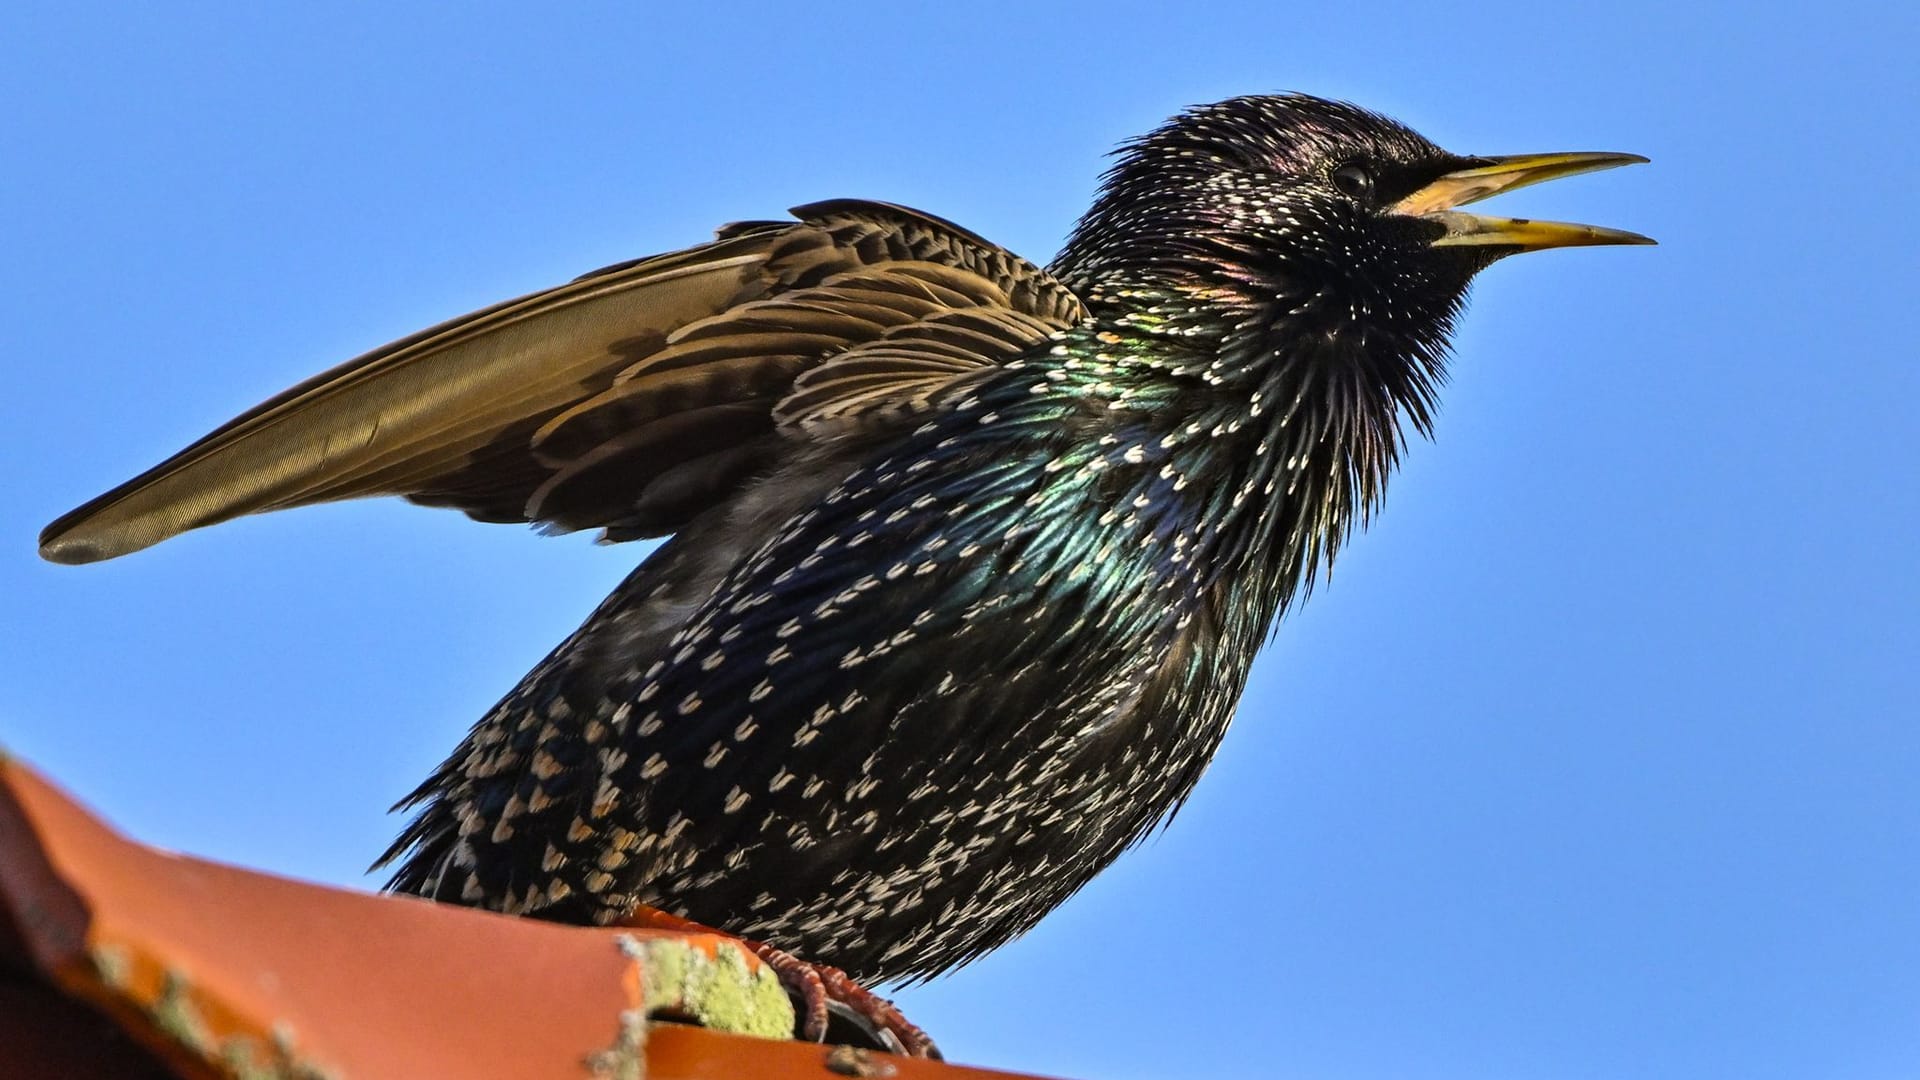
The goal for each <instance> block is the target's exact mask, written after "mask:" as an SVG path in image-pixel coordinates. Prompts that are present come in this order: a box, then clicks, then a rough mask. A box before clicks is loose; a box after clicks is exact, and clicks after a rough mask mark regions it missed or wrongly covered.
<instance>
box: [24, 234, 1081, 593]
mask: <svg viewBox="0 0 1920 1080" xmlns="http://www.w3.org/2000/svg"><path fill="white" fill-rule="evenodd" d="M794 214H795V216H796V217H797V218H799V219H800V220H799V222H798V223H791V222H789V223H777V222H749V223H744V224H740V225H734V226H728V227H727V228H725V229H723V230H721V232H720V234H719V235H720V237H721V238H720V239H719V240H717V241H715V242H713V243H710V244H706V245H703V246H701V247H697V248H693V249H689V250H687V251H683V252H677V253H673V254H669V255H663V256H656V257H653V258H649V259H639V260H634V261H632V262H627V263H621V264H618V265H615V266H611V267H607V268H605V269H602V270H598V271H595V272H593V273H591V274H588V275H585V276H583V277H581V278H578V279H576V280H575V281H573V282H570V283H568V284H566V285H562V286H559V287H558V288H555V289H550V290H547V291H545V292H541V293H535V294H533V295H531V296H527V297H523V298H521V299H518V300H512V301H508V302H506V303H503V304H499V305H495V306H494V307H490V308H487V309H485V310H483V311H479V312H476V313H474V314H472V315H468V316H466V317H464V318H461V319H456V320H453V321H452V322H448V323H445V324H442V325H440V326H437V327H434V328H432V329H430V330H426V331H423V332H421V333H419V334H415V335H413V336H411V337H409V338H406V339H404V340H402V341H398V342H395V343H394V344H392V345H389V346H386V347H385V348H382V349H378V350H375V351H374V352H372V353H368V354H367V355H365V356H362V357H360V358H358V359H356V360H353V361H350V362H348V363H347V364H344V365H342V366H340V367H338V368H335V369H334V370H332V371H329V372H327V373H325V374H323V375H320V376H318V377H316V378H314V379H311V380H309V381H307V382H305V383H302V384H301V385H299V386H296V387H294V388H293V389H291V390H288V391H286V392H285V393H283V394H281V395H279V396H278V397H275V398H274V399H272V400H270V401H268V402H266V403H265V404H263V405H260V406H258V407H257V408H255V409H253V410H250V411H249V412H247V413H245V414H243V415H241V416H240V417H238V418H237V419H235V420H233V421H231V422H229V423H227V424H226V425H224V426H222V427H221V428H219V429H217V430H216V431H214V432H213V433H211V434H209V435H208V436H206V437H205V438H203V439H201V440H200V441H198V442H196V443H194V444H193V445H192V446H190V447H188V448H187V449H185V450H183V451H181V452H180V453H179V454H176V455H174V457H172V458H170V459H169V460H167V461H166V462H164V463H162V464H161V465H160V466H158V467H156V468H154V469H152V470H150V471H148V472H147V473H145V474H143V475H141V476H140V477H137V478H136V479H134V480H132V481H130V482H128V483H126V484H123V485H121V486H120V487H118V488H116V489H114V490H113V491H111V492H108V493H107V494H105V495H102V496H101V497H99V498H97V499H95V500H93V501H92V502H89V503H87V504H86V505H84V506H82V507H80V508H79V509H77V510H75V511H73V512H71V513H69V514H67V515H65V516H64V517H62V518H60V519H59V520H58V521H55V522H54V523H53V524H52V525H50V526H48V527H47V529H46V531H45V532H43V533H42V534H41V553H42V555H44V556H45V557H47V558H49V559H53V560H55V561H58V562H91V561H94V560H97V559H104V558H111V557H114V556H116V555H121V554H125V553H127V552H130V551H135V550H138V549H139V548H142V547H146V546H148V545H150V544H153V543H156V542H158V541H160V540H164V539H166V538H167V537H169V536H172V535H174V534H176V533H179V532H183V531H185V530H187V529H192V528H197V527H199V526H203V525H209V524H213V523H216V522H219V521H225V520H228V519H230V518H233V517H237V516H239V515H242V514H247V513H254V512H258V511H264V510H274V509H282V508H286V507H291V506H299V505H305V504H309V503H315V502H322V501H327V500H333V499H345V498H353V497H357V496H362V495H384V494H399V495H405V496H406V497H408V498H410V499H412V500H414V501H416V502H420V503H424V504H428V505H434V506H449V507H455V508H458V509H461V510H464V511H466V512H467V513H468V514H470V515H472V516H474V517H476V518H479V519H482V520H488V521H534V522H540V523H543V524H546V525H547V526H549V527H551V528H555V529H576V528H592V527H601V528H605V529H607V531H608V536H609V538H612V539H630V538H634V537H637V536H648V535H659V534H661V533H664V532H670V531H672V530H673V529H675V528H678V527H679V526H680V525H681V524H684V523H685V521H686V520H687V519H688V518H689V517H690V516H692V515H693V514H696V513H698V512H700V511H701V510H703V509H705V508H706V507H708V506H711V505H713V504H714V503H715V502H717V501H719V500H722V499H724V498H725V497H726V496H727V495H728V494H729V493H730V492H731V491H733V490H735V489H736V488H737V486H738V484H739V483H740V482H741V481H742V480H743V479H744V478H746V477H748V476H750V475H752V474H754V473H756V472H758V471H761V470H763V469H765V468H766V467H768V466H769V465H770V464H771V462H772V461H774V460H776V459H777V457H778V456H779V455H780V454H782V453H783V452H785V448H786V447H790V446H791V440H793V439H796V438H799V439H816V438H822V437H832V436H834V435H835V434H837V433H839V432H843V431H846V430H849V425H852V424H856V423H866V424H871V423H874V422H877V418H879V417H882V416H885V415H892V413H891V412H889V411H888V409H887V408H886V406H887V403H888V402H889V401H891V400H893V399H895V398H898V399H899V400H898V402H896V404H898V405H899V406H900V407H901V408H905V409H908V410H911V409H912V408H915V407H918V406H917V405H916V404H915V403H917V402H924V401H925V400H926V398H927V395H928V394H929V393H930V392H931V390H932V388H934V387H936V386H938V385H939V384H941V383H943V382H945V381H948V380H950V379H952V378H954V377H956V376H958V375H960V374H963V373H965V372H967V371H971V370H978V369H980V368H982V367H985V366H989V365H992V364H995V363H998V362H1000V361H1002V360H1004V359H1005V358H1007V357H1008V356H1010V355H1012V354H1013V353H1015V352H1017V351H1019V350H1020V349H1021V348H1024V347H1026V346H1027V345H1030V344H1031V343H1032V342H1034V341H1037V340H1039V339H1040V338H1042V337H1044V335H1045V333H1046V332H1048V331H1050V330H1053V329H1058V328H1059V327H1062V326H1065V325H1068V324H1069V323H1071V322H1073V321H1075V320H1077V319H1078V318H1079V317H1080V315H1081V310H1080V306H1079V301H1078V300H1077V299H1076V298H1074V297H1073V296H1072V294H1071V293H1069V292H1068V291H1067V290H1066V289H1065V288H1064V287H1063V286H1061V285H1060V284H1059V283H1058V282H1056V281H1054V280H1053V279H1052V278H1051V277H1049V276H1047V275H1046V273H1045V272H1044V271H1042V270H1040V269H1038V268H1036V267H1034V266H1033V265H1032V264H1030V263H1027V262H1026V261H1025V260H1022V259H1020V258H1019V257H1018V256H1015V255H1013V254H1011V253H1009V252H1007V251H1005V250H1004V249H1001V248H998V247H996V246H994V245H992V244H989V243H987V242H986V241H984V240H981V239H979V238H978V237H976V236H974V235H973V234H972V233H969V232H966V231H965V230H963V229H960V228H959V227H958V226H954V225H951V224H949V223H947V222H944V221H941V220H940V219H938V218H934V217H932V216H930V215H926V214H922V213H920V212H918V211H913V210H908V209H906V208H903V207H896V206H890V205H887V204H881V203H863V202H854V201H845V200H843V201H837V202H831V203H816V204H812V205H810V206H805V207H800V208H797V209H796V210H795V211H794ZM840 364H845V365H846V366H844V367H837V366H836V365H840ZM810 373H812V374H810ZM816 376H817V377H816ZM897 411H898V410H897V409H896V410H894V412H897ZM776 414H777V417H778V419H777V421H776Z"/></svg>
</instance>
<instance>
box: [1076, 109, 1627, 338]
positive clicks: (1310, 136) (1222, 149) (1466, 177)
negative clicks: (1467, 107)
mask: <svg viewBox="0 0 1920 1080" xmlns="http://www.w3.org/2000/svg"><path fill="white" fill-rule="evenodd" d="M1118 154H1119V161H1118V163H1117V164H1115V165H1114V167H1113V168H1112V169H1111V170H1110V171H1109V172H1108V173H1107V176H1106V179H1105V183H1104V185H1103V187H1102V190H1101V194H1100V197H1099V199H1098V201H1097V202H1096V203H1095V205H1094V207H1093V209H1092V210H1091V211H1089V212H1088V214H1087V216H1086V217H1085V218H1084V219H1082V220H1081V222H1080V224H1079V226H1078V227H1077V229H1076V230H1075V232H1074V235H1073V238H1072V239H1071V241H1069V243H1068V245H1067V248H1066V250H1065V251H1064V252H1063V253H1062V255H1061V257H1060V259H1059V261H1058V262H1057V263H1056V264H1055V267H1054V269H1055V271H1056V272H1057V273H1059V274H1061V275H1062V276H1063V277H1064V278H1066V279H1067V280H1069V281H1071V282H1073V283H1074V284H1075V286H1076V287H1077V288H1079V289H1080V290H1082V291H1083V293H1084V292H1085V291H1088V290H1091V289H1092V288H1093V287H1094V286H1096V285H1099V284H1102V283H1105V284H1108V285H1111V286H1122V287H1123V286H1141V285H1145V286H1172V287H1176V288H1182V289H1186V290H1190V291H1194V292H1197V293H1198V294H1200V295H1203V296H1204V297H1205V298H1206V299H1207V301H1208V306H1209V307H1212V308H1214V311H1215V314H1226V315H1228V316H1229V318H1228V319H1227V321H1230V322H1239V323H1243V324H1244V323H1245V322H1247V321H1248V320H1247V316H1248V315H1250V314H1251V315H1254V316H1255V318H1254V320H1253V321H1254V322H1256V323H1266V326H1265V327H1264V329H1267V330H1279V329H1285V330H1286V331H1287V332H1288V336H1289V338H1290V339H1291V340H1295V341H1300V340H1305V339H1308V338H1312V337H1325V336H1341V337H1344V338H1349V339H1353V341H1352V343H1356V344H1361V345H1365V344H1367V343H1368V342H1370V341H1373V340H1377V339H1380V338H1382V337H1384V338H1387V339H1400V341H1399V344H1400V345H1401V346H1402V347H1410V348H1412V349H1414V350H1415V351H1417V352H1420V353H1429V352H1430V353H1433V354H1434V355H1435V356H1436V357H1437V354H1438V352H1439V350H1440V349H1442V348H1443V339H1444V336H1445V334H1446V332H1447V330H1448V329H1449V327H1450V326H1451V322H1452V319H1453V316H1454V314H1455V313H1456V311H1457V310H1458V308H1459V305H1460V302H1461V300H1462V299H1463V297H1464V296H1465V294H1466V289H1467V285H1468V283H1469V281H1470V280H1471V279H1472V278H1473V276H1474V275H1475V274H1476V273H1478V272H1479V271H1480V270H1482V269H1484V268H1485V267H1486V266H1487V265H1489V264H1490V263H1492V262H1493V261H1494V260H1496V259H1499V258H1502V257H1503V256H1506V255H1512V254H1516V253H1519V252H1525V251H1538V250H1542V249H1545V248H1553V247H1568V246H1575V245H1593V244H1643V243H1651V242H1652V241H1650V240H1648V239H1647V238H1646V237H1643V236H1639V235H1636V234H1634V233H1628V232H1620V231H1617V230H1613V229H1602V228H1597V227H1594V226H1587V225H1567V224H1561V223H1558V222H1544V221H1527V220H1516V219H1508V218H1493V217H1482V216H1479V215H1475V214H1468V213H1464V212H1462V211H1461V210H1459V209H1458V208H1459V207H1461V206H1463V205H1465V204H1467V203H1470V202H1474V201H1477V200H1479V199H1483V198H1486V197H1488V196H1490V195H1493V194H1496V193H1498V192H1501V191H1507V190H1511V189H1513V188H1517V187H1521V186H1524V185H1527V184H1534V183H1538V182H1540V181H1543V180H1550V179H1554V178H1557V177H1561V176H1568V175H1572V174H1574V173H1580V172H1588V171H1591V170H1594V169H1604V168H1610V167H1612V166H1616V165H1624V164H1628V163H1630V162H1638V161H1644V160H1646V159H1644V158H1641V157H1637V156H1635V155H1631V154H1592V153H1574V154H1532V155H1518V156H1511V157H1465V156H1461V155H1458V154H1453V153H1449V152H1447V151H1445V150H1442V149H1441V148H1440V147H1438V146H1435V145H1434V144H1433V143H1432V142H1429V141H1428V140H1427V139H1425V138H1423V137H1421V136H1420V135H1419V134H1418V133H1416V132H1414V131H1412V130H1411V129H1409V128H1407V127H1405V126H1404V125H1401V124H1399V123H1396V122H1395V121H1393V120H1390V119H1388V118H1386V117H1384V116H1381V115H1379V114H1377V113H1373V112H1369V111H1367V110H1365V109H1361V108H1358V107H1356V106H1353V105H1348V104H1345V103H1342V102H1335V101H1327V100H1324V99H1322V98H1316V97H1310V96H1307V95H1303V94H1285V95H1262V96H1249V97H1238V98H1232V99H1230V100H1227V101H1223V102H1219V103H1218V104H1213V105H1203V106H1199V107H1196V108H1193V109H1190V110H1188V111H1186V112H1184V113H1182V114H1180V115H1179V116H1176V117H1174V118H1173V119H1172V120H1170V121H1168V122H1167V123H1166V124H1164V125H1162V126H1161V127H1160V128H1158V129H1157V130H1155V131H1153V132H1150V133H1148V134H1147V135H1145V136H1142V137H1141V138H1139V139H1136V140H1134V141H1133V142H1131V143H1129V144H1127V145H1126V146H1125V147H1123V148H1121V150H1120V151H1119V152H1118ZM1236 309H1238V310H1236ZM1247 309H1251V311H1248V310H1247ZM1262 312H1264V313H1266V315H1267V318H1265V319H1261V318H1259V317H1258V315H1259V313H1262ZM1279 323H1284V324H1285V326H1284V327H1282V326H1279V325H1276V324H1279Z"/></svg>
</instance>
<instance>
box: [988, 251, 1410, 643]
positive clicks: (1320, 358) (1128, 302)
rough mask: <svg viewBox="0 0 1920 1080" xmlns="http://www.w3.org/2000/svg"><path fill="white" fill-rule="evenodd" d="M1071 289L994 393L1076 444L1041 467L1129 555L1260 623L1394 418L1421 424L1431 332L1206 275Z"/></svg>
mask: <svg viewBox="0 0 1920 1080" xmlns="http://www.w3.org/2000/svg"><path fill="white" fill-rule="evenodd" d="M1085 295H1086V296H1087V298H1088V308H1089V312H1090V318H1089V319H1088V321H1087V322H1086V323H1083V324H1082V325H1081V326H1078V327H1076V328H1074V329H1072V330H1070V331H1067V332H1065V333H1064V334H1062V335H1058V336H1057V340H1056V341H1055V342H1054V343H1053V344H1052V345H1051V347H1050V348H1048V349H1046V350H1045V351H1044V353H1043V354H1037V355H1035V356H1032V357H1030V358H1028V359H1026V360H1023V361H1020V362H1018V363H1016V364H1014V365H1012V368H1013V370H1012V371H1011V372H1009V375H1010V379H1009V380H1008V382H1009V383H1010V384H1018V385H1020V386H1022V387H1024V390H1020V391H1017V392H1016V393H1014V394H1013V395H1011V399H1012V400H1009V401H1008V405H1010V406H1011V407H1012V410H1013V411H1016V412H1028V413H1029V415H1030V416H1031V417H1032V418H1033V419H1035V420H1038V421H1040V422H1041V423H1043V424H1047V425H1057V426H1058V429H1059V430H1063V431H1065V432H1067V433H1070V435H1071V445H1074V446H1082V447H1087V448H1088V450H1087V451H1084V452H1082V453H1081V454H1079V455H1077V456H1075V457H1074V458H1073V459H1072V460H1068V459H1064V458H1063V459H1060V460H1059V461H1058V462H1057V463H1056V465H1055V466H1054V467H1055V468H1058V469H1059V470H1060V471H1061V472H1062V473H1063V474H1064V476H1065V477H1066V478H1072V479H1074V480H1075V482H1077V483H1080V484H1083V485H1084V486H1085V491H1089V492H1092V493H1093V494H1094V497H1095V498H1097V499H1098V500H1099V501H1100V502H1101V503H1102V504H1103V505H1104V506H1105V508H1106V509H1105V512H1104V513H1103V514H1102V515H1101V516H1100V517H1099V519H1098V520H1099V521H1100V522H1101V523H1102V526H1103V527H1105V528H1109V529H1112V530H1114V531H1115V533H1116V536H1118V537H1121V543H1123V544H1125V545H1131V546H1133V547H1135V548H1137V549H1138V548H1144V549H1150V551H1149V552H1146V553H1136V554H1134V555H1132V556H1131V557H1133V558H1141V557H1147V558H1152V559H1155V560H1164V561H1167V562H1172V563H1175V564H1184V565H1182V566H1181V567H1180V569H1181V571H1182V572H1183V573H1184V574H1189V575H1191V576H1192V578H1193V579H1194V580H1196V581H1197V582H1201V583H1205V584H1206V585H1207V587H1210V588H1211V587H1215V586H1218V587H1221V588H1226V589H1230V590H1233V591H1236V592H1240V591H1241V590H1246V592H1243V593H1242V603H1243V604H1244V605H1245V606H1244V607H1239V608H1238V610H1239V611H1240V612H1241V613H1242V614H1244V616H1246V617H1247V622H1248V624H1249V628H1250V630H1251V631H1252V633H1254V634H1255V635H1264V633H1265V632H1266V630H1267V627H1268V626H1269V624H1270V623H1271V622H1272V620H1273V619H1274V617H1275V616H1277V615H1279V614H1280V613H1281V612H1283V611H1284V610H1285V609H1286V608H1287V606H1288V605H1289V604H1290V603H1291V602H1292V601H1293V600H1294V599H1296V598H1297V597H1298V596H1300V595H1302V594H1304V593H1305V592H1306V591H1308V590H1309V589H1310V588H1311V586H1312V584H1313V582H1314V580H1315V578H1316V577H1317V576H1318V575H1319V574H1320V573H1322V572H1324V571H1325V570H1326V569H1327V568H1328V567H1329V566H1330V565H1331V563H1332V560H1333V557H1334V555H1335V554H1336V553H1337V551H1338V550H1339V548H1340V546H1341V544H1342V543H1343V542H1344V540H1345V539H1346V537H1347V535H1348V534H1349V533H1350V532H1351V531H1352V528H1353V526H1354V525H1355V524H1356V523H1364V522H1365V521H1366V519H1367V518H1368V516H1369V515H1370V514H1371V513H1372V511H1373V510H1374V509H1375V508H1376V507H1377V506H1378V504H1379V501H1380V499H1381V496H1382V494H1383V493H1384V489H1385V485H1386V480H1387V478H1388V476H1389V475H1390V474H1391V472H1392V470H1393V467H1394V465H1395V463H1396V461H1397V460H1398V457H1399V453H1400V449H1401V446H1402V444H1403V441H1404V437H1403V431H1402V425H1403V424H1407V423H1411V424H1412V425H1413V427H1414V428H1415V429H1416V430H1419V431H1421V432H1423V433H1424V432H1425V431H1426V429H1427V427H1428V424H1429V421H1430V417H1431V407H1432V395H1433V392H1434V389H1435V384H1436V383H1437V382H1438V381H1439V379H1440V378H1441V377H1442V375H1443V358H1444V341H1442V340H1431V341H1428V340H1402V339H1398V338H1395V337H1392V336H1389V335H1387V334H1384V333H1382V332H1380V331H1378V330H1370V329H1369V328H1367V327H1366V326H1364V325H1363V324H1361V323H1358V322H1354V321H1352V320H1350V319H1347V318H1345V317H1344V316H1345V313H1344V312H1331V311H1328V310H1325V309H1324V308H1323V307H1321V306H1319V305H1316V304H1313V303H1311V302H1303V298H1288V297H1274V298H1270V299H1269V301H1267V302H1252V301H1250V299H1249V298H1247V297H1245V296H1239V295H1222V294H1221V291H1220V289H1219V288H1218V287H1217V286H1210V285H1208V286H1199V285H1196V286H1187V287H1171V288H1169V287H1164V286H1137V287H1129V286H1101V285H1096V286H1094V287H1092V288H1090V289H1089V290H1088V291H1087V293H1086V294H1085ZM1035 372H1039V373H1040V374H1041V375H1042V376H1043V378H1042V379H1041V380H1039V381H1036V380H1034V379H1033V378H1032V375H1033V374H1034V373H1035ZM1022 397H1024V398H1025V399H1026V400H1025V401H1018V400H1017V399H1019V398H1022ZM1023 406H1024V407H1023ZM1080 457H1084V458H1085V459H1086V460H1084V461H1082V460H1079V458H1080ZM1084 493H1085V492H1083V494H1084ZM1115 550H1120V549H1119V548H1116V549H1115ZM1163 569H1164V567H1163Z"/></svg>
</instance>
